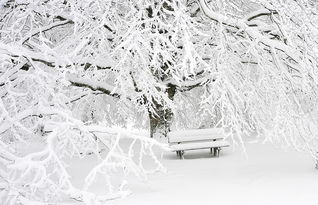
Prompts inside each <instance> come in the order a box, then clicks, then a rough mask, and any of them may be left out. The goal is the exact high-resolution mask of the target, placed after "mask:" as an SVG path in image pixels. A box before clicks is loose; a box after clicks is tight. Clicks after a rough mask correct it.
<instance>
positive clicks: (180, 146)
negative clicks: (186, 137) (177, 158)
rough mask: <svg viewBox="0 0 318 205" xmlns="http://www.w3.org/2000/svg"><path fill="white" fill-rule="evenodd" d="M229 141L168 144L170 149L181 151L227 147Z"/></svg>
mask: <svg viewBox="0 0 318 205" xmlns="http://www.w3.org/2000/svg"><path fill="white" fill-rule="evenodd" d="M228 146H230V143H229V142H227V141H224V140H219V141H210V142H207V141H205V142H192V143H182V144H174V145H170V149H171V151H173V152H175V151H182V150H196V149H207V148H215V147H228Z"/></svg>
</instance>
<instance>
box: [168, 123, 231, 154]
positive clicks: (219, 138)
mask: <svg viewBox="0 0 318 205" xmlns="http://www.w3.org/2000/svg"><path fill="white" fill-rule="evenodd" d="M224 138H225V136H224V133H223V129H222V128H209V129H193V130H181V131H172V132H169V133H168V141H169V146H170V149H171V151H173V152H176V153H177V156H179V157H180V159H182V158H183V155H184V151H188V150H197V149H210V153H211V154H212V153H213V155H214V156H217V157H219V154H220V150H221V148H222V147H228V146H230V144H229V143H228V142H227V141H225V140H224Z"/></svg>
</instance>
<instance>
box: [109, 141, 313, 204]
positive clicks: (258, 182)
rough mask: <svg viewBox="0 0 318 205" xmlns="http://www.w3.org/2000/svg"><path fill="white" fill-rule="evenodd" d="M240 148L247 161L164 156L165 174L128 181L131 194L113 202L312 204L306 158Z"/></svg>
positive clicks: (266, 147)
mask: <svg viewBox="0 0 318 205" xmlns="http://www.w3.org/2000/svg"><path fill="white" fill-rule="evenodd" d="M246 149H247V152H248V157H246V156H245V155H244V154H243V153H242V152H241V151H239V150H238V149H237V150H234V151H233V150H232V149H231V148H227V149H223V150H222V152H221V155H220V157H219V158H214V157H211V156H210V155H209V151H208V150H198V151H189V152H186V153H185V159H184V160H179V159H178V158H177V156H176V154H175V153H169V152H165V153H164V155H163V159H162V162H163V164H164V165H165V166H166V167H167V169H168V173H167V174H163V173H156V174H153V175H150V176H149V180H148V181H144V182H141V181H138V180H133V181H130V185H129V186H130V189H131V190H132V191H133V194H131V195H130V196H128V197H127V198H124V199H119V200H115V201H114V202H113V204H115V205H132V204H136V205H143V204H144V205H149V204H151V205H170V204H171V205H177V204H183V205H186V204H214V203H217V204H229V205H234V204H242V205H243V204H244V205H249V204H251V205H256V204H257V205H262V204H264V205H276V204H277V205H284V204H286V205H294V204H295V205H300V204H304V205H317V204H318V194H317V186H318V170H316V169H315V168H314V162H313V160H312V158H310V156H308V155H305V154H303V153H299V152H295V151H293V150H285V151H283V150H281V149H280V148H276V147H273V145H271V144H256V143H247V144H246Z"/></svg>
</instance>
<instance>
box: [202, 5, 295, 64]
mask: <svg viewBox="0 0 318 205" xmlns="http://www.w3.org/2000/svg"><path fill="white" fill-rule="evenodd" d="M198 1H199V4H200V6H201V9H202V11H203V13H204V14H205V15H206V16H207V17H209V18H210V19H211V20H213V21H216V22H219V23H222V24H224V25H227V26H231V27H234V28H237V29H238V30H239V31H243V32H245V33H246V34H247V35H248V36H250V37H251V38H253V39H255V40H256V41H258V42H261V43H263V44H264V45H266V46H268V47H270V48H275V49H277V50H280V51H282V52H284V53H285V54H286V55H287V56H289V57H290V58H291V59H293V60H294V61H295V62H297V63H299V62H300V53H299V52H297V51H296V50H295V49H294V48H292V47H290V46H288V45H286V44H285V43H284V42H281V41H277V40H272V39H270V38H268V37H266V36H264V35H262V34H261V33H260V32H259V30H258V29H257V28H254V27H251V26H249V25H248V24H247V22H246V21H244V20H242V19H233V18H230V17H227V16H224V15H222V14H219V13H216V12H214V11H213V10H211V9H210V8H209V6H208V4H207V2H206V1H205V0H198Z"/></svg>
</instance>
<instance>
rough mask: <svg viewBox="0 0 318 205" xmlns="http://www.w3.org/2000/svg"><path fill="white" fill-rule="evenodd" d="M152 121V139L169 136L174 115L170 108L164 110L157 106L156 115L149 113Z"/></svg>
mask: <svg viewBox="0 0 318 205" xmlns="http://www.w3.org/2000/svg"><path fill="white" fill-rule="evenodd" d="M148 114H149V121H150V137H151V138H153V136H154V135H155V134H156V135H159V136H165V137H166V136H167V134H168V132H170V126H171V124H172V118H173V113H172V111H171V109H169V108H163V106H162V105H159V106H156V114H154V113H151V112H148Z"/></svg>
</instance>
